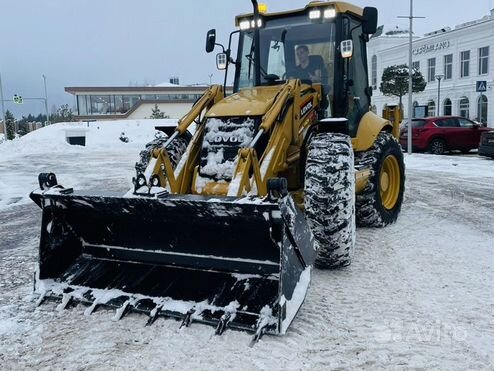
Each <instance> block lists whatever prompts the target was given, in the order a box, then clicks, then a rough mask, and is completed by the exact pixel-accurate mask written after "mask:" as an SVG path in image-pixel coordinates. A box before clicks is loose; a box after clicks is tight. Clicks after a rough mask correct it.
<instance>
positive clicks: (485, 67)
mask: <svg viewBox="0 0 494 371" xmlns="http://www.w3.org/2000/svg"><path fill="white" fill-rule="evenodd" d="M488 72H489V47H488V46H484V47H483V48H479V75H486V74H487V73H488Z"/></svg>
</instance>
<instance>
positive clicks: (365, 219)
mask: <svg viewBox="0 0 494 371" xmlns="http://www.w3.org/2000/svg"><path fill="white" fill-rule="evenodd" d="M355 163H356V165H357V166H362V167H364V168H369V169H370V170H371V175H370V177H369V180H368V182H367V185H366V186H365V188H364V190H363V191H362V193H360V194H358V195H357V199H356V215H357V224H358V225H359V226H363V227H384V226H385V225H388V224H390V223H394V222H395V221H396V219H397V218H398V214H399V213H400V210H401V204H402V202H403V193H404V189H405V164H404V162H403V153H402V151H401V147H400V145H399V144H398V142H397V141H396V139H395V138H394V137H393V135H392V134H391V133H387V132H381V133H380V134H379V135H378V137H377V139H376V141H375V142H374V145H373V146H372V147H371V148H370V149H369V150H367V151H364V152H358V153H356V154H355Z"/></svg>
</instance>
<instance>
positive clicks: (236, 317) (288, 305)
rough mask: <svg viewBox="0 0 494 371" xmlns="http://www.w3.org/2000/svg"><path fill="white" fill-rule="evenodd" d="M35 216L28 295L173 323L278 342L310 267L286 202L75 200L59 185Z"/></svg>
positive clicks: (39, 199) (296, 215) (299, 221)
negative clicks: (37, 233)
mask: <svg viewBox="0 0 494 371" xmlns="http://www.w3.org/2000/svg"><path fill="white" fill-rule="evenodd" d="M31 198H32V199H33V200H34V201H35V202H36V203H37V204H38V205H39V206H40V207H41V208H42V210H43V217H42V225H41V240H40V249H39V271H38V275H37V280H36V287H35V290H36V292H38V293H39V294H40V295H41V298H40V302H41V301H42V300H43V299H44V298H54V297H55V298H61V299H62V302H61V305H60V306H61V307H62V308H63V307H65V306H66V305H67V304H68V303H70V302H71V301H73V300H74V301H77V302H83V303H86V304H89V308H88V309H87V312H89V313H90V312H91V311H92V310H94V309H95V308H96V307H97V306H99V305H106V306H111V307H114V308H116V309H117V312H116V317H117V318H119V317H121V316H122V315H123V314H124V313H127V312H128V311H138V312H145V313H147V314H149V316H150V319H149V321H150V323H151V322H152V321H154V319H156V317H157V316H160V315H161V316H165V317H176V318H180V319H182V321H183V322H182V323H183V324H185V325H188V324H189V323H190V322H193V321H197V322H204V323H208V324H212V325H214V326H216V328H217V330H216V331H217V333H221V332H223V330H224V329H226V328H229V327H230V328H236V329H242V330H247V331H252V332H256V335H257V336H258V337H259V336H260V335H262V334H263V333H265V332H268V333H275V334H281V333H285V331H286V330H287V328H288V326H289V325H290V323H291V321H292V319H293V317H294V316H295V314H296V313H297V311H298V309H299V307H300V305H301V304H302V302H303V300H304V297H305V293H306V290H307V287H308V284H309V281H310V270H311V267H312V264H313V261H314V258H315V251H314V247H313V244H312V237H311V234H310V232H309V228H308V226H307V223H306V221H305V218H304V215H303V214H302V212H301V211H300V210H299V209H298V207H297V206H296V205H295V203H294V201H293V199H292V198H291V196H286V197H284V198H283V199H281V200H279V201H276V202H268V201H261V200H260V199H255V200H252V199H247V198H244V199H236V198H231V197H228V198H221V199H218V198H211V197H204V196H192V195H164V196H161V197H160V196H158V197H156V196H155V197H144V196H142V197H138V196H133V197H122V196H117V195H110V194H105V195H83V194H79V193H74V192H72V190H70V189H69V190H67V189H64V188H62V187H60V186H55V187H52V188H50V189H48V190H39V191H35V192H33V193H32V194H31Z"/></svg>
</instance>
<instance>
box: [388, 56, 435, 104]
mask: <svg viewBox="0 0 494 371" xmlns="http://www.w3.org/2000/svg"><path fill="white" fill-rule="evenodd" d="M408 74H409V72H408V66H407V65H406V64H400V65H394V66H390V67H386V68H385V69H384V71H383V75H382V78H381V86H380V87H379V89H380V90H381V92H382V93H383V94H384V95H387V96H396V97H398V98H399V99H400V107H401V106H402V105H401V98H402V97H403V96H404V95H405V94H407V93H408ZM426 85H427V83H426V82H425V80H424V76H423V75H422V73H420V71H419V70H417V69H413V71H412V92H414V93H420V92H421V91H424V89H425V86H426Z"/></svg>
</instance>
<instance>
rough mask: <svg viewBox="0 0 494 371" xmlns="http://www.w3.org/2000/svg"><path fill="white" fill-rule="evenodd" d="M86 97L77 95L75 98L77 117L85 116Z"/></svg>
mask: <svg viewBox="0 0 494 371" xmlns="http://www.w3.org/2000/svg"><path fill="white" fill-rule="evenodd" d="M86 98H87V96H85V95H79V96H77V114H78V115H79V116H85V115H87V102H86Z"/></svg>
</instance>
